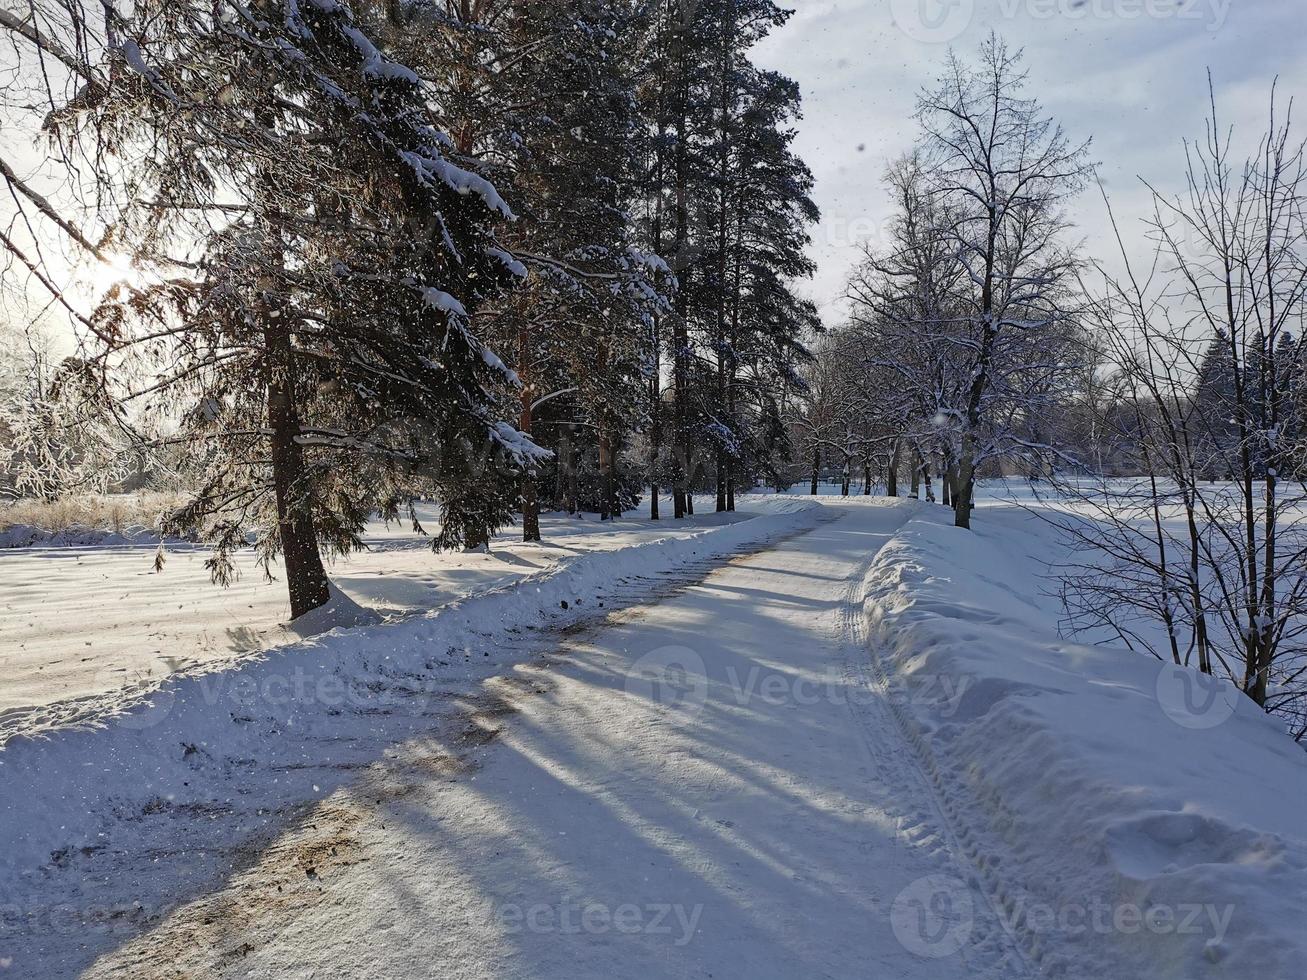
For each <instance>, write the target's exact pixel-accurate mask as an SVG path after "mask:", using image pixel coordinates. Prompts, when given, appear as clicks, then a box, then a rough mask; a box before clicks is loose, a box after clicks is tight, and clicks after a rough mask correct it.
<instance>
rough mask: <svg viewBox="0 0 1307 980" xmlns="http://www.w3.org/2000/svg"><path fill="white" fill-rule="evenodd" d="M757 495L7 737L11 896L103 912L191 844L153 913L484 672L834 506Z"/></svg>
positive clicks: (432, 724) (145, 900) (424, 733)
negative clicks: (393, 616)
mask: <svg viewBox="0 0 1307 980" xmlns="http://www.w3.org/2000/svg"><path fill="white" fill-rule="evenodd" d="M745 506H746V507H747V508H748V509H750V510H753V511H755V512H756V513H755V516H751V517H747V519H742V520H739V521H737V522H735V523H730V524H721V525H717V526H710V527H707V528H704V529H702V530H699V531H697V532H695V533H691V534H685V533H684V532H680V533H673V532H672V529H671V528H669V529H668V533H667V534H666V535H664V536H657V537H652V538H651V539H648V540H645V541H643V542H642V543H638V544H635V545H632V546H630V547H626V548H623V549H621V550H615V551H603V552H590V553H585V554H580V555H577V556H575V557H574V558H572V559H571V560H569V561H567V562H562V563H559V564H556V565H554V566H552V567H550V568H549V569H547V570H545V571H543V572H540V573H538V574H534V575H528V576H527V577H525V578H522V579H519V580H518V581H516V582H513V583H511V584H507V585H504V586H501V587H498V588H494V589H491V590H488V591H485V592H482V593H478V594H476V595H472V596H469V597H467V598H464V599H460V600H457V601H454V602H450V603H448V604H446V605H443V606H441V607H440V608H439V609H437V610H434V611H433V612H431V613H430V614H428V615H423V616H411V617H409V618H407V619H403V620H400V621H398V622H392V623H385V624H381V625H375V626H365V627H361V628H356V629H337V630H333V631H331V632H328V633H324V634H322V635H320V636H317V637H315V638H313V639H312V640H309V641H305V642H301V643H297V644H293V645H288V646H284V647H279V648H277V649H274V650H271V651H268V652H266V653H264V654H262V655H258V656H254V657H251V658H247V659H245V660H243V661H241V662H239V663H237V664H235V665H231V666H229V667H228V668H227V669H223V670H217V671H210V672H207V673H190V672H182V673H178V674H174V675H172V676H171V677H169V678H168V679H167V680H166V681H165V682H164V684H163V685H162V687H160V688H159V689H157V690H156V691H154V692H153V693H150V694H149V695H147V696H142V697H138V698H137V699H136V700H135V702H134V703H119V704H117V705H116V706H115V707H114V708H113V711H112V713H110V714H104V715H100V716H98V717H96V718H94V719H93V720H87V721H83V722H81V723H80V724H78V725H75V726H70V727H64V728H57V729H54V730H50V731H44V732H41V733H39V734H33V735H17V736H14V737H12V738H10V739H9V741H8V742H6V743H5V744H4V745H3V747H2V748H0V896H3V897H4V900H5V901H6V902H8V903H10V904H13V905H17V906H19V907H23V908H38V909H39V908H54V907H60V908H64V909H65V910H67V909H69V908H71V909H76V910H87V909H93V908H102V906H97V904H96V902H97V896H98V897H99V899H100V900H102V901H103V902H113V901H116V900H117V899H118V898H121V891H122V890H121V888H116V887H115V886H114V885H113V883H112V879H113V878H114V877H115V876H118V875H122V874H124V873H126V874H132V873H134V870H133V868H132V866H131V864H130V862H131V861H133V860H140V859H142V856H143V855H154V856H153V857H152V858H151V861H159V860H165V861H166V860H168V857H167V856H168V855H179V854H187V853H188V852H189V856H188V857H187V861H186V866H185V871H184V874H185V876H186V877H187V878H188V879H191V881H190V882H185V881H180V880H173V881H160V880H155V881H150V882H147V881H144V880H141V881H137V882H136V883H135V887H134V888H133V889H132V897H133V900H134V905H136V906H139V907H140V908H141V909H142V911H141V912H140V915H141V916H142V917H144V918H146V919H148V918H151V917H152V916H153V915H155V914H158V912H159V910H160V909H162V908H164V907H166V905H167V904H168V903H169V902H170V901H172V900H174V899H175V897H176V896H175V895H172V894H169V889H172V890H176V889H178V888H185V887H189V885H190V884H198V883H199V881H200V879H203V878H204V877H205V876H206V875H209V876H212V875H218V874H224V873H226V872H227V871H229V870H230V868H231V867H232V864H233V860H234V859H233V858H232V854H234V853H239V850H240V848H241V847H242V846H243V845H244V843H245V842H248V841H250V840H252V839H257V838H259V837H260V836H261V835H266V834H269V833H274V832H275V831H276V830H277V828H278V827H279V826H280V825H281V824H284V823H285V822H286V821H287V820H289V819H293V818H294V817H295V816H296V814H297V813H299V812H301V810H302V808H303V807H304V806H307V805H311V804H312V803H314V802H316V801H319V800H321V799H323V798H325V797H326V796H327V795H329V794H330V793H331V792H332V791H333V790H334V789H336V788H337V787H338V786H340V785H343V784H344V783H345V782H346V781H348V780H349V779H351V778H353V776H355V775H356V774H357V770H359V769H360V768H363V767H365V766H368V765H371V764H374V763H375V762H376V761H377V760H378V759H384V758H385V757H386V754H387V753H388V752H390V751H392V750H393V747H394V746H397V745H399V744H401V743H402V742H404V740H406V739H411V738H415V737H431V733H432V732H434V731H435V730H437V728H438V726H439V724H440V723H441V722H442V721H444V720H447V719H448V717H449V716H450V715H451V713H452V711H453V709H454V708H455V707H456V706H459V704H460V701H461V702H462V704H461V706H462V707H464V708H465V707H466V706H467V700H468V699H473V698H475V695H476V691H477V690H478V687H479V685H480V684H481V683H482V682H483V681H484V680H485V679H486V678H488V677H491V676H493V675H496V674H500V673H503V672H504V671H506V670H509V669H511V667H512V666H513V665H514V664H515V663H518V662H520V661H521V660H523V659H524V658H528V657H530V656H532V655H533V654H538V653H539V652H540V649H539V648H540V643H539V640H538V639H534V638H536V637H538V636H539V631H541V630H546V631H548V630H553V629H557V628H559V627H566V626H568V625H569V624H572V623H576V622H580V621H583V620H585V619H587V618H590V617H593V616H595V615H602V614H603V612H604V609H605V607H606V608H607V609H612V608H615V607H617V606H620V605H622V604H629V603H631V602H634V601H639V599H640V597H641V596H642V595H643V596H645V597H648V595H649V594H650V593H651V592H656V591H657V589H658V587H659V586H658V582H659V581H660V580H662V579H664V578H666V577H667V576H669V575H670V576H671V577H673V578H674V577H675V574H676V573H677V571H678V569H684V568H685V567H686V566H687V565H688V566H697V565H700V564H702V563H703V562H705V561H708V560H712V559H718V558H726V557H729V556H730V555H732V554H735V553H738V552H740V551H744V550H749V549H752V548H756V547H760V546H762V545H764V544H766V543H769V542H772V541H775V540H778V539H780V538H783V537H786V536H788V535H790V534H792V533H795V532H797V531H799V530H803V529H806V528H809V527H812V526H815V525H816V523H817V522H818V521H819V520H821V519H822V516H823V508H821V506H820V505H818V504H815V503H813V502H810V501H805V500H802V499H798V498H770V499H767V500H755V501H750V502H748V503H746V504H745ZM746 516H747V515H741V517H746ZM433 560H434V559H433ZM533 644H534V646H533ZM469 737H471V736H469ZM195 817H202V818H203V819H198V820H197V819H191V818H195ZM118 861H126V862H128V864H127V865H126V866H124V865H122V864H120V863H116V862H118ZM155 870H156V872H157V870H158V869H157V868H156V869H155ZM178 874H179V875H180V874H181V872H178ZM151 877H153V878H155V879H166V878H167V877H168V875H164V874H158V873H155V874H153V875H152V876H151ZM92 880H94V881H96V882H98V884H96V885H92V884H91V882H92ZM114 907H115V908H116V906H114ZM65 914H67V913H66V912H65ZM77 914H79V915H80V914H81V912H78V913H77ZM87 914H90V913H87Z"/></svg>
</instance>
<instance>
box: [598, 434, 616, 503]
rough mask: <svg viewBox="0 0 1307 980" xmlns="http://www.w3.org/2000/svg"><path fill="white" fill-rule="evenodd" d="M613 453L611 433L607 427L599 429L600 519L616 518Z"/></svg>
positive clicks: (614, 462)
mask: <svg viewBox="0 0 1307 980" xmlns="http://www.w3.org/2000/svg"><path fill="white" fill-rule="evenodd" d="M614 455H615V454H614V453H613V437H612V434H611V433H610V432H609V431H608V430H607V429H604V430H601V431H600V433H599V474H600V481H599V482H600V490H599V494H600V502H599V519H600V520H601V521H611V520H615V519H616V518H617V475H616V468H617V467H616V460H615V458H614Z"/></svg>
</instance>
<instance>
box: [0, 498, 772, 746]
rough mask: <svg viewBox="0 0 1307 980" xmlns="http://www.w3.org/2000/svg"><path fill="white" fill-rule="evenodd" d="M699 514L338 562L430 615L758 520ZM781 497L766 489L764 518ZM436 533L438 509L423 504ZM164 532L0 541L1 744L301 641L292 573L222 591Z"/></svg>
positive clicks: (408, 539) (247, 574)
mask: <svg viewBox="0 0 1307 980" xmlns="http://www.w3.org/2000/svg"><path fill="white" fill-rule="evenodd" d="M705 503H706V504H707V506H705V507H703V511H702V512H701V513H700V515H698V516H696V517H694V518H693V519H692V520H689V521H685V522H680V523H674V522H672V521H670V520H665V521H661V522H653V521H648V520H642V519H640V518H639V517H638V516H636V515H635V514H634V513H633V514H632V515H631V516H628V517H627V518H624V519H622V520H619V521H613V522H606V523H600V522H599V521H598V520H597V519H595V517H594V515H586V516H585V517H583V518H568V517H565V516H561V515H545V516H544V518H543V531H544V535H543V536H544V539H545V540H544V541H543V542H541V543H539V544H523V543H522V542H521V540H520V533H521V532H520V530H518V529H515V528H507V529H505V530H504V531H503V532H501V533H500V534H499V536H498V537H497V539H496V540H495V541H494V542H493V544H492V547H491V552H490V554H489V555H486V554H480V553H476V554H461V553H453V554H450V553H447V554H442V555H433V554H432V552H431V548H430V543H429V539H427V538H425V537H423V536H421V535H419V534H417V533H415V532H413V531H412V530H411V529H410V528H409V527H408V526H407V525H405V526H394V525H392V526H390V527H387V526H386V525H385V524H382V523H380V522H378V523H375V524H373V525H371V526H370V527H369V528H368V531H367V534H366V536H365V540H366V542H367V544H368V546H369V549H370V550H369V551H366V552H362V553H359V554H355V555H352V556H350V557H349V558H348V559H342V560H340V561H338V562H337V563H336V564H335V565H334V566H332V567H331V568H330V569H329V574H330V575H331V577H332V581H333V583H334V584H335V585H336V587H337V588H338V589H340V590H341V592H343V593H344V594H345V595H346V596H348V597H349V598H350V599H352V600H354V601H355V602H356V603H358V604H360V605H362V606H365V607H367V608H369V609H374V610H376V611H377V612H379V613H380V614H382V615H383V616H385V617H387V618H389V619H398V618H402V617H404V616H407V615H412V614H414V613H419V614H420V613H422V612H424V611H426V610H429V609H432V608H434V607H436V606H439V605H441V604H442V603H445V602H449V601H450V600H452V599H455V598H458V597H460V596H465V595H469V594H471V593H474V592H480V591H484V590H487V589H493V588H498V587H500V586H503V585H506V584H507V583H510V582H514V581H517V580H519V579H521V578H522V577H524V576H527V575H535V574H540V573H542V572H548V571H550V570H552V569H556V568H558V567H561V566H566V565H567V564H568V563H570V562H572V561H574V560H575V559H576V558H578V557H580V556H583V555H586V554H590V553H595V552H608V551H615V550H618V549H623V548H628V547H631V546H632V545H635V544H639V543H641V542H646V541H650V540H654V539H662V538H679V537H684V536H686V535H689V534H696V533H698V532H700V531H702V530H704V529H708V528H714V527H720V526H724V525H726V524H729V523H731V522H734V521H735V520H738V519H741V518H743V517H745V516H746V514H745V513H744V512H741V513H737V514H721V515H718V514H713V513H712V506H711V501H708V500H706V499H705V500H701V501H700V504H701V505H702V504H705ZM777 506H778V504H777V503H776V502H774V501H771V500H769V499H767V498H757V499H756V500H755V501H754V502H753V503H752V504H751V505H749V506H748V507H746V509H750V508H751V510H750V513H757V512H760V509H761V510H764V511H765V510H767V509H768V508H775V507H777ZM419 515H420V517H421V518H422V520H423V522H424V524H425V526H426V527H427V529H428V530H430V529H431V528H433V527H438V519H437V515H436V514H435V513H434V511H432V510H430V509H429V508H427V509H423V508H421V507H420V508H419ZM156 546H157V541H152V540H151V539H150V537H149V536H148V535H147V536H142V537H141V540H139V541H137V542H136V543H135V544H132V543H128V542H126V541H123V540H122V539H120V538H116V537H115V538H111V539H110V543H108V544H104V543H99V544H95V545H72V546H59V545H46V546H35V547H26V548H12V549H0V638H3V641H2V642H0V743H3V741H4V739H5V738H6V737H7V736H8V735H10V734H13V733H14V732H16V731H24V730H31V729H33V728H34V727H35V728H39V727H43V726H46V725H49V724H55V723H59V722H61V721H66V720H67V719H68V718H70V717H75V716H77V715H79V714H81V713H83V711H84V709H85V708H86V707H92V708H94V707H95V706H97V705H98V703H99V701H100V700H101V698H102V696H103V695H105V694H111V693H112V692H114V691H117V690H120V689H122V688H136V687H141V686H150V685H153V684H157V683H158V682H159V681H160V680H162V679H163V678H164V677H166V676H168V675H169V674H171V673H173V672H176V671H179V670H188V669H195V668H203V669H213V668H216V667H221V666H223V665H225V664H230V663H232V662H235V661H238V660H240V659H241V658H243V657H246V656H248V655H250V654H252V653H257V652H260V651H262V650H267V649H270V648H272V647H275V646H279V645H282V644H285V643H289V642H293V641H295V640H296V639H298V638H299V637H298V635H297V634H296V633H295V632H292V631H291V630H289V629H288V628H287V627H286V626H284V625H283V624H284V622H285V620H286V619H287V618H288V616H289V604H288V602H287V599H286V586H285V582H284V581H282V580H281V579H280V577H278V579H277V580H276V581H272V582H269V581H267V579H266V577H265V576H264V574H263V570H262V569H260V568H258V567H257V566H256V564H255V561H254V557H253V555H252V554H250V553H246V554H243V555H240V556H238V568H239V570H240V578H239V580H238V581H237V582H236V583H235V584H234V585H233V586H232V587H231V588H229V589H222V588H217V587H215V586H214V585H212V584H211V583H210V581H209V575H208V572H206V571H205V569H204V559H205V557H206V556H207V554H208V552H207V550H206V549H204V548H201V547H196V546H191V545H185V544H173V545H170V546H169V548H168V550H167V556H168V557H167V563H166V565H165V567H164V569H163V571H162V572H161V573H156V572H155V571H154V551H155V548H156Z"/></svg>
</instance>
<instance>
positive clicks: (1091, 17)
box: [757, 0, 1307, 324]
mask: <svg viewBox="0 0 1307 980" xmlns="http://www.w3.org/2000/svg"><path fill="white" fill-rule="evenodd" d="M796 6H797V10H796V13H795V15H794V17H793V18H792V20H791V21H790V23H789V24H788V25H786V27H785V28H783V29H782V30H780V31H779V32H777V33H776V34H775V35H774V36H773V37H771V38H769V39H768V40H767V41H766V42H765V43H764V45H763V46H762V47H760V49H759V50H758V52H757V60H758V61H759V62H760V63H761V64H763V65H766V66H767V67H770V68H775V69H778V70H780V71H783V72H785V73H786V74H788V75H790V76H792V77H794V78H796V79H797V80H798V81H799V83H800V84H801V85H802V87H803V92H804V114H805V118H804V120H803V121H802V123H801V124H800V134H799V139H798V145H797V149H798V151H799V153H800V154H801V155H802V156H803V157H804V159H805V160H807V161H808V164H809V166H811V167H812V169H813V172H814V174H815V175H816V178H817V203H818V204H819V205H821V208H822V212H823V216H824V217H823V223H822V226H821V227H820V228H819V229H817V231H816V232H815V234H814V238H815V244H814V247H813V253H814V257H815V258H816V260H817V262H818V267H819V268H818V273H817V277H816V280H815V282H814V283H813V286H812V292H813V295H814V298H815V299H817V301H818V302H819V303H820V304H821V305H822V309H823V314H824V315H825V317H826V319H827V322H828V324H833V323H836V322H838V320H839V318H840V316H841V315H842V306H843V304H842V302H841V301H840V297H841V295H842V292H843V286H844V282H845V280H846V279H847V277H848V273H849V270H850V268H851V266H852V264H853V263H854V261H856V258H857V254H858V253H857V239H858V238H860V237H862V238H867V237H874V236H875V235H876V234H878V229H880V228H881V227H883V224H884V221H885V219H886V217H887V216H888V213H889V202H888V200H887V198H886V195H885V193H884V191H883V189H882V187H881V184H880V178H881V175H882V173H883V172H884V169H885V166H886V164H887V163H888V161H889V160H891V159H893V158H894V157H895V156H897V155H898V154H900V153H902V152H903V151H905V150H906V149H908V148H909V146H910V145H911V143H912V141H913V139H914V137H915V135H916V126H915V123H914V122H913V120H912V111H913V105H914V100H915V97H916V93H917V92H918V91H919V90H920V89H921V87H922V86H924V85H928V84H929V83H931V82H932V80H933V79H934V77H935V74H936V72H937V69H938V67H939V65H940V63H941V61H942V59H943V58H944V56H945V54H946V52H947V47H948V43H950V42H951V43H952V44H953V45H954V46H955V47H956V48H957V49H958V50H959V51H960V52H962V53H964V54H967V53H970V52H972V51H974V50H975V48H976V47H977V45H978V44H979V43H980V41H981V40H982V39H983V38H984V37H985V35H986V34H988V33H989V31H990V30H991V29H992V30H996V31H998V32H999V33H1000V34H1002V35H1003V36H1004V37H1005V38H1007V40H1008V41H1009V42H1010V43H1012V44H1014V45H1021V46H1023V47H1024V48H1025V51H1026V55H1027V64H1028V67H1029V71H1030V86H1031V90H1032V91H1033V92H1034V93H1035V94H1037V95H1038V96H1039V98H1040V99H1041V100H1042V101H1043V103H1044V105H1045V107H1046V109H1048V111H1049V112H1051V113H1052V114H1053V115H1055V116H1056V117H1057V118H1058V119H1060V120H1061V121H1062V123H1063V124H1064V126H1065V127H1066V129H1067V131H1068V133H1069V135H1071V136H1072V137H1073V138H1085V137H1089V136H1092V137H1093V139H1094V145H1093V154H1092V155H1093V157H1094V158H1095V159H1096V160H1098V161H1100V162H1101V164H1102V167H1101V170H1100V174H1101V176H1102V179H1103V182H1104V184H1105V186H1107V187H1108V189H1109V192H1110V193H1111V195H1112V197H1113V204H1114V207H1115V208H1116V210H1117V214H1118V218H1120V219H1122V220H1123V222H1124V223H1125V224H1127V226H1129V224H1130V223H1131V221H1132V220H1133V219H1135V218H1139V217H1142V216H1143V213H1144V210H1145V208H1146V205H1147V198H1146V194H1145V192H1144V191H1143V189H1142V187H1141V186H1140V184H1139V182H1138V180H1137V179H1136V178H1137V177H1141V176H1142V177H1145V178H1147V179H1148V180H1150V181H1151V182H1152V183H1154V184H1155V185H1156V186H1158V187H1159V189H1162V190H1164V191H1169V190H1176V189H1179V187H1180V186H1182V185H1181V183H1180V177H1181V169H1182V167H1183V165H1184V157H1183V146H1182V140H1183V139H1184V138H1186V137H1187V138H1191V139H1192V138H1195V137H1197V138H1201V137H1202V135H1203V127H1204V119H1205V116H1206V114H1207V112H1208V104H1207V88H1206V86H1207V77H1206V70H1207V68H1208V67H1210V68H1211V69H1212V72H1213V76H1214V80H1215V82H1216V86H1217V97H1218V101H1219V104H1220V105H1219V107H1220V110H1221V115H1222V121H1223V123H1224V124H1227V125H1229V124H1233V125H1234V126H1235V132H1236V139H1239V138H1240V137H1242V139H1243V142H1244V145H1247V146H1248V149H1249V150H1251V148H1252V147H1251V145H1248V144H1250V143H1252V142H1253V141H1255V139H1256V138H1257V136H1258V134H1259V133H1260V131H1261V128H1262V127H1263V125H1264V121H1265V118H1266V112H1267V99H1268V96H1269V93H1270V88H1271V84H1272V82H1273V80H1274V79H1275V77H1276V76H1277V75H1278V76H1279V77H1280V90H1281V92H1282V94H1283V96H1284V99H1285V101H1286V102H1287V98H1288V97H1289V96H1292V95H1294V94H1298V95H1303V96H1307V48H1305V47H1304V46H1303V44H1302V40H1301V39H1302V36H1303V33H1304V31H1305V30H1307V7H1305V6H1304V5H1303V4H1302V3H1301V0H1289V2H1286V0H797V2H796ZM896 17H897V20H896ZM905 22H906V30H905V28H904V27H902V26H900V25H902V24H904V23H905ZM923 25H924V26H923ZM940 25H944V28H947V29H944V28H941V27H940ZM932 31H933V33H932ZM954 35H956V36H954ZM921 37H943V43H938V42H931V41H922V40H918V39H917V38H921ZM1072 214H1073V217H1074V218H1075V219H1076V221H1077V222H1078V224H1079V225H1080V226H1081V232H1082V234H1083V236H1084V238H1085V240H1086V245H1087V247H1088V248H1089V250H1090V251H1091V253H1093V254H1095V255H1100V256H1103V257H1105V258H1107V257H1110V255H1111V253H1112V251H1113V246H1112V244H1111V241H1110V238H1109V235H1108V229H1107V224H1106V215H1105V213H1104V208H1103V205H1102V201H1101V200H1100V199H1099V197H1098V195H1097V194H1096V193H1086V194H1085V195H1083V196H1082V198H1081V199H1080V200H1079V201H1077V202H1076V204H1075V205H1074V206H1073V208H1072Z"/></svg>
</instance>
